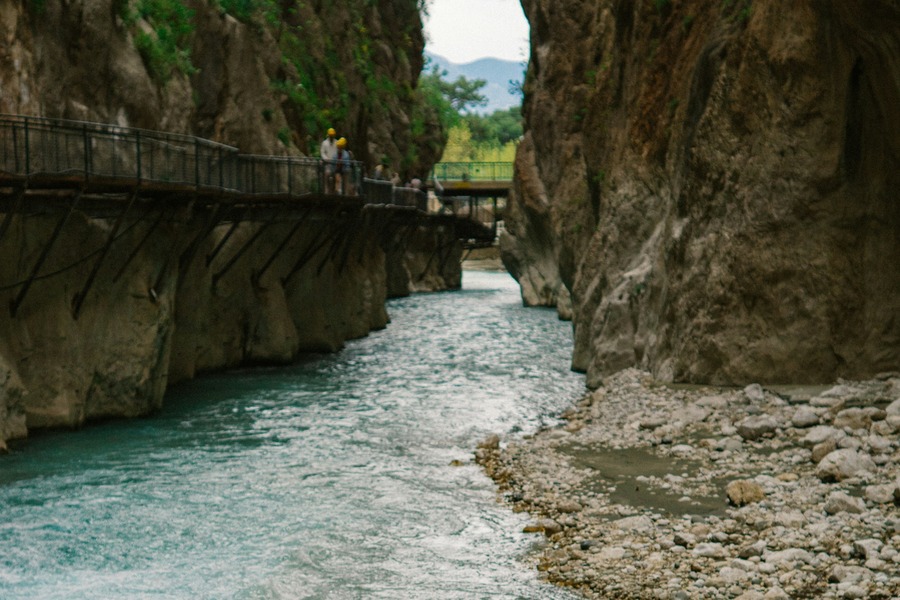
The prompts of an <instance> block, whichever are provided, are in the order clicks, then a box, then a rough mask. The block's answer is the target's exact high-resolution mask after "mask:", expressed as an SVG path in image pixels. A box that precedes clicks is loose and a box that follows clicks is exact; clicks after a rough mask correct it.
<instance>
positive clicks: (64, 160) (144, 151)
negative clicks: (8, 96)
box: [0, 115, 238, 189]
mask: <svg viewBox="0 0 900 600" xmlns="http://www.w3.org/2000/svg"><path fill="white" fill-rule="evenodd" d="M237 156H238V151H237V148H234V147H231V146H226V145H224V144H219V143H216V142H211V141H209V140H204V139H201V138H197V137H193V136H187V135H179V134H171V133H163V132H158V131H148V130H144V129H137V128H132V127H119V126H116V125H104V124H99V123H86V122H81V121H65V120H58V119H46V118H42V117H25V116H9V115H2V116H0V170H2V171H4V172H6V173H10V174H12V175H17V176H22V177H36V176H42V175H46V176H57V177H58V176H72V177H79V178H84V179H85V180H90V179H95V178H107V179H117V180H130V181H136V182H144V181H150V182H156V183H171V184H179V185H194V186H203V187H214V188H219V189H234V187H235V185H236V183H237V177H236V172H235V169H234V165H235V161H236V159H237Z"/></svg>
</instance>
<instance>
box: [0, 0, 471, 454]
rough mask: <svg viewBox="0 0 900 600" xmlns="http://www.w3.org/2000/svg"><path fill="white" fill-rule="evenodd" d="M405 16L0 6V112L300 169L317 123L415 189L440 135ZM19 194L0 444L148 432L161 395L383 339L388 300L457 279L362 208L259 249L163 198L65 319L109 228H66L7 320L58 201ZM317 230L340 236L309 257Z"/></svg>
mask: <svg viewBox="0 0 900 600" xmlns="http://www.w3.org/2000/svg"><path fill="white" fill-rule="evenodd" d="M419 4H420V3H419V2H418V1H417V0H377V1H374V2H373V1H371V0H349V1H348V2H341V3H336V2H330V1H329V2H323V1H319V0H316V1H313V2H286V3H285V2H275V1H274V0H260V1H259V2H242V1H240V0H215V1H212V2H209V1H207V0H165V1H163V0H66V1H65V2H58V1H53V0H48V1H42V2H31V1H28V2H26V1H25V0H12V1H9V2H2V3H0V113H7V114H21V115H33V116H41V117H52V118H63V119H74V120H83V121H90V122H99V123H113V124H117V125H121V126H130V127H138V128H144V129H150V130H158V131H167V132H175V133H186V134H193V135H197V136H199V137H202V138H206V139H211V140H214V141H217V142H221V143H225V144H229V145H231V146H235V147H237V148H239V149H240V151H241V152H243V153H247V154H265V155H286V156H300V155H317V154H318V145H319V143H320V140H321V139H322V138H323V137H324V136H325V131H326V129H327V128H328V127H334V128H336V129H337V130H338V135H339V136H343V137H346V138H348V140H349V145H348V146H349V148H350V149H351V150H352V151H353V152H354V154H355V157H356V158H357V159H359V160H361V161H363V162H364V164H367V165H369V166H371V165H374V164H375V163H376V162H377V161H379V160H380V159H382V158H383V157H387V158H388V160H389V163H390V166H391V167H392V168H394V169H396V170H399V171H400V172H401V173H402V174H404V176H411V175H412V174H416V175H421V174H422V173H425V172H427V171H428V170H430V168H431V164H432V163H433V162H434V160H435V159H436V156H437V155H438V153H439V152H440V148H441V145H442V143H443V139H444V136H445V133H444V132H442V131H441V130H440V126H439V125H438V124H437V121H436V115H435V114H433V109H430V108H429V106H428V103H427V102H425V101H424V100H423V98H422V96H421V95H420V94H419V92H418V91H417V90H416V85H417V82H418V77H419V73H420V71H421V69H422V64H423V57H422V50H423V47H424V39H423V36H422V22H421V18H420V13H419V9H420V6H419ZM13 194H14V191H13V190H11V189H0V195H5V196H4V197H3V198H0V200H4V202H3V203H0V205H2V206H7V207H9V206H12V205H13V204H14V203H13V201H12V200H11V198H12V197H13ZM39 196H40V194H34V193H30V194H29V195H28V196H27V197H26V203H25V206H24V209H23V210H21V211H19V212H18V213H17V215H16V216H14V217H13V218H12V219H11V220H9V221H8V224H9V225H10V227H9V228H8V229H7V230H5V231H4V233H3V235H2V239H0V257H2V260H0V302H2V304H3V306H4V310H2V311H0V447H2V446H3V440H7V439H13V438H19V437H23V436H24V435H26V433H27V431H28V429H31V428H41V427H75V426H79V425H81V424H83V423H85V422H87V421H89V420H94V419H102V418H107V417H121V416H135V415H142V414H147V413H149V412H151V411H153V410H154V409H156V408H157V407H158V406H159V405H160V403H161V401H162V395H163V391H164V390H165V388H166V386H167V385H169V384H171V383H172V382H174V381H178V380H180V379H184V378H188V377H193V376H194V375H195V374H196V373H199V372H202V371H206V370H210V369H220V368H225V367H231V366H235V365H243V364H258V363H267V364H270V363H284V362H289V361H291V360H293V359H294V358H295V357H296V356H297V355H298V353H301V352H307V351H315V352H319V351H333V350H335V349H337V348H340V347H341V345H342V344H343V343H344V341H345V340H347V339H351V338H355V337H359V336H363V335H365V334H366V333H368V332H369V331H370V330H371V329H373V328H379V327H384V326H385V324H386V323H387V321H388V315H387V313H386V311H385V304H384V302H385V299H386V298H387V297H388V295H389V293H390V294H402V293H409V292H410V291H414V290H419V289H425V288H428V287H429V286H433V287H434V288H435V289H446V288H453V287H458V286H459V273H458V265H457V269H456V272H455V273H454V270H453V268H452V267H450V268H446V269H444V268H443V266H444V265H442V264H441V263H438V262H436V261H430V260H429V259H430V257H431V256H432V254H433V251H434V249H435V248H432V247H429V244H432V243H433V244H436V246H435V247H439V248H442V249H443V248H450V247H453V246H454V245H457V242H456V241H455V240H454V239H453V238H452V236H453V232H452V231H443V230H441V231H434V232H431V233H428V232H427V229H428V228H423V229H422V231H421V234H419V235H415V236H412V239H411V240H407V241H405V242H404V243H403V245H402V247H401V246H398V245H397V244H398V243H399V242H398V240H397V239H396V237H395V233H396V228H390V227H385V223H386V222H387V221H389V219H387V220H386V219H385V218H383V217H379V216H372V215H371V214H369V213H370V212H371V211H370V209H368V208H367V209H365V210H363V211H362V213H360V215H363V216H360V217H359V218H358V219H355V220H353V221H352V222H343V223H330V222H329V221H328V217H327V214H329V211H325V215H326V216H322V215H321V214H320V215H319V216H320V220H318V221H316V220H315V219H313V220H311V221H310V222H308V223H305V224H304V225H303V226H301V227H300V228H299V229H298V230H297V231H296V232H294V233H293V234H292V235H290V236H289V234H291V228H292V227H293V225H294V223H291V222H286V223H282V224H276V225H272V226H270V227H267V228H266V230H265V231H264V232H263V234H262V235H260V236H258V238H257V239H254V236H256V232H257V231H258V230H259V229H260V228H262V227H264V224H263V223H261V222H258V223H253V222H245V223H242V224H241V225H240V226H239V227H238V228H237V229H235V230H234V233H233V235H230V234H229V230H230V224H228V223H223V224H221V225H219V226H217V227H215V228H214V229H213V230H212V231H211V232H209V233H208V235H200V233H201V232H203V231H204V230H205V229H204V228H205V227H206V223H207V215H206V214H203V213H202V211H197V210H196V209H194V208H191V206H190V203H189V202H187V201H184V202H181V201H179V202H180V204H179V205H180V206H181V208H179V209H178V210H166V209H162V214H163V218H162V219H161V220H160V222H159V225H158V226H157V227H155V228H154V227H153V223H154V222H155V220H156V218H157V216H158V215H160V214H161V213H160V209H158V208H153V209H152V210H151V208H152V207H147V208H146V209H141V210H140V211H135V212H134V213H132V214H130V216H129V217H128V219H126V221H125V227H124V229H123V232H122V233H121V235H119V236H118V237H117V239H116V240H115V242H114V243H113V244H112V246H111V247H110V249H109V255H108V257H106V258H105V260H104V261H103V262H102V263H101V268H100V270H99V271H98V272H97V273H96V279H95V283H94V285H93V287H92V288H91V290H90V292H89V294H88V296H87V297H86V298H85V299H84V302H83V305H82V306H81V310H80V311H76V309H75V306H76V304H77V302H76V300H75V297H76V294H78V293H79V291H80V290H81V289H82V288H83V286H84V285H85V284H86V282H87V281H88V280H89V279H90V278H91V277H92V275H91V271H92V268H93V264H94V261H95V260H96V258H97V257H98V256H100V255H101V254H102V252H103V250H102V249H103V247H104V244H105V242H106V239H107V236H108V235H109V232H110V230H111V228H113V227H114V224H113V223H114V221H113V219H109V218H103V217H102V215H100V216H98V215H97V214H96V213H92V212H90V211H87V210H85V211H81V210H76V211H75V212H74V213H72V215H71V218H70V219H69V220H68V221H67V222H66V223H65V226H64V227H63V228H62V229H61V235H60V237H59V239H57V240H55V243H54V245H53V247H52V248H50V252H49V254H48V255H47V261H46V263H45V264H44V265H43V267H42V268H41V271H40V277H39V278H37V279H36V280H35V281H34V283H33V284H32V286H31V288H30V289H29V290H28V292H27V294H26V295H25V297H24V300H23V301H22V302H21V305H20V306H19V307H18V309H17V310H16V311H15V314H13V311H11V310H6V307H7V306H10V305H11V304H15V303H16V299H17V298H18V297H19V295H20V294H21V293H22V290H23V282H25V281H26V280H27V279H28V278H29V275H30V274H31V269H32V268H33V265H35V264H37V261H38V259H39V257H40V255H41V253H42V252H43V250H44V249H45V248H47V245H48V243H49V241H50V240H51V239H52V238H53V231H54V229H55V228H56V225H57V223H58V222H59V219H60V218H61V216H62V213H61V212H60V211H59V210H49V209H48V207H52V206H56V207H57V209H60V208H61V207H63V206H65V205H66V204H67V203H68V202H69V200H68V199H67V198H64V197H60V198H58V199H57V201H54V200H53V199H52V198H51V199H49V200H48V198H49V196H48V198H43V199H41V202H39V203H37V204H34V205H32V201H34V200H35V199H39ZM94 200H96V198H95V199H94ZM181 200H184V199H181ZM148 202H149V199H142V200H141V202H140V203H144V204H146V203H148ZM7 210H8V209H7ZM141 212H143V215H144V216H142V217H140V216H136V215H137V213H141ZM6 217H7V215H6V214H3V213H0V222H2V223H4V228H5V224H6V223H7V220H6ZM333 227H334V228H337V229H340V228H341V227H346V231H343V233H341V234H339V235H336V236H331V234H329V237H328V238H327V240H326V241H327V243H326V244H324V245H322V247H321V248H318V249H315V248H316V247H317V245H318V244H319V243H320V241H321V237H320V233H321V232H322V231H323V228H326V229H327V230H329V231H331V229H332V228H333ZM337 229H336V230H335V231H336V233H340V232H338V231H337ZM198 236H199V237H198ZM448 236H449V237H448ZM226 237H227V240H226V239H225V238H226ZM288 237H289V238H290V239H289V240H288V242H287V243H286V245H285V246H284V247H281V248H280V245H281V243H282V241H283V240H285V239H286V238H288ZM196 239H202V243H201V245H200V247H199V248H198V247H196V246H195V245H193V240H196ZM223 240H224V241H225V245H224V246H223V247H222V248H221V249H220V250H219V251H218V253H217V252H216V250H215V249H216V247H217V245H218V243H219V242H220V241H223ZM251 240H253V241H252V243H251V244H250V245H249V246H248V250H247V252H246V253H245V254H243V255H241V256H240V258H238V259H237V260H236V261H235V262H234V265H233V267H231V268H229V269H228V270H227V272H225V273H222V274H221V276H219V277H217V276H216V274H217V273H220V272H221V271H222V270H223V269H224V268H225V267H226V265H228V263H229V262H230V261H231V260H232V259H233V258H234V257H236V256H237V253H238V252H239V251H240V249H241V248H242V247H243V245H244V243H245V242H251ZM312 250H315V251H312ZM276 251H277V252H276ZM276 254H277V256H276V258H275V259H274V260H272V261H271V262H269V259H270V257H272V256H273V255H276ZM420 254H421V255H422V256H420ZM457 254H458V252H457ZM213 255H215V256H213ZM442 256H443V254H442ZM207 257H212V261H211V263H210V264H207ZM386 257H387V258H386ZM395 261H396V262H395ZM267 263H269V264H268V267H267V268H265V272H264V273H260V270H262V269H263V268H264V267H266V264H267ZM297 265H300V268H299V270H295V269H294V267H295V266H297ZM292 271H294V272H293V273H292V274H291V275H290V276H289V277H288V274H289V273H291V272H292ZM389 273H390V285H391V289H390V290H388V274H389Z"/></svg>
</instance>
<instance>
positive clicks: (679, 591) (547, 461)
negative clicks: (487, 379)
mask: <svg viewBox="0 0 900 600" xmlns="http://www.w3.org/2000/svg"><path fill="white" fill-rule="evenodd" d="M891 378H893V379H891ZM748 388H750V389H747V388H745V389H744V390H729V389H712V388H710V387H705V388H703V389H697V390H693V389H683V388H679V389H669V388H667V387H665V386H661V385H657V384H654V383H653V381H652V379H651V378H650V377H649V376H648V375H647V374H646V373H643V372H641V371H638V370H635V369H628V370H625V371H621V372H619V373H616V374H614V375H612V376H609V377H607V378H606V379H605V380H604V382H603V385H602V387H601V388H599V389H598V390H596V391H595V392H593V393H592V394H590V395H588V396H586V397H585V398H584V399H582V400H581V401H580V402H578V403H577V404H576V405H575V407H574V409H573V410H572V411H570V412H567V413H566V414H567V415H569V417H568V424H571V423H579V428H577V429H576V430H573V431H568V432H566V431H564V430H563V429H552V428H551V429H548V430H543V431H540V432H538V433H537V434H534V435H530V436H525V435H522V436H519V437H516V436H509V439H505V440H502V441H503V442H505V443H501V441H499V440H498V442H497V444H496V445H494V443H493V440H492V441H491V444H490V446H491V447H490V448H480V449H479V451H478V453H477V454H476V460H477V461H478V463H479V464H481V465H482V466H483V467H484V468H485V470H486V471H487V472H488V474H489V475H491V476H492V477H494V478H495V480H496V481H497V483H498V486H499V487H500V495H501V497H503V498H506V499H508V500H510V501H512V500H513V499H518V500H517V501H516V502H515V503H514V506H515V509H516V510H522V509H527V510H528V511H529V512H530V513H531V515H532V519H533V523H534V525H533V526H532V527H535V530H536V531H542V532H544V533H545V534H546V535H547V538H546V540H544V541H542V543H541V545H540V546H539V549H537V550H535V552H537V553H539V554H540V557H539V558H538V560H536V561H535V562H536V564H538V565H539V567H538V568H539V570H540V572H541V574H542V577H544V578H546V579H547V580H549V581H551V582H555V583H558V584H561V585H565V586H567V587H570V588H575V589H577V590H579V591H580V592H581V593H582V594H583V595H584V596H585V597H587V598H593V599H600V598H659V599H662V598H667V599H669V598H691V599H693V598H708V599H711V598H744V599H745V600H749V599H751V598H753V599H756V598H763V599H764V600H766V599H784V598H794V597H798V598H813V597H814V598H823V599H825V600H837V599H839V598H850V597H862V598H868V597H872V598H894V597H896V598H900V517H898V515H897V508H896V506H895V504H894V503H895V502H897V503H900V447H898V446H900V444H898V439H897V432H898V431H900V375H890V376H888V378H887V379H883V380H872V381H869V382H841V383H840V385H837V386H834V387H832V388H831V389H830V390H828V391H827V392H824V393H821V394H819V395H818V396H815V397H812V398H811V397H810V394H808V393H804V394H797V395H796V397H795V395H791V396H789V400H790V404H787V403H785V402H784V401H782V400H781V399H780V398H778V397H776V396H775V395H774V394H772V393H770V392H767V391H766V390H764V389H763V388H762V387H761V386H748ZM887 389H890V390H896V392H897V395H895V396H894V400H892V404H891V405H890V406H888V407H887V408H886V409H884V410H880V409H877V408H876V407H875V406H874V403H875V402H880V401H881V400H882V399H883V398H885V393H886V392H885V390H887ZM892 393H893V392H892ZM773 434H774V435H773ZM573 447H574V448H578V456H590V455H591V452H596V453H598V454H597V456H598V457H600V458H602V460H598V461H597V463H596V466H594V463H591V465H592V466H591V467H590V468H585V466H584V465H581V464H578V462H577V461H576V460H575V458H574V455H573V453H572V450H571V448H573ZM625 449H635V450H639V451H640V452H642V453H650V454H654V455H655V456H656V458H655V459H654V462H655V461H656V460H659V461H661V463H660V464H665V461H671V464H670V466H669V468H668V469H666V468H665V467H663V468H662V469H661V470H654V469H655V467H654V469H650V468H647V469H646V470H645V469H643V468H642V462H641V461H640V460H639V461H637V462H636V463H635V467H634V471H633V473H631V474H630V475H629V476H627V477H625V478H624V479H622V478H618V477H617V476H612V475H610V474H608V473H604V472H603V469H604V467H603V465H604V464H616V461H617V460H619V459H618V458H617V456H616V455H615V454H613V452H621V451H622V450H625ZM811 458H812V459H814V460H815V462H813V461H811V460H810V459H811ZM739 482H740V486H741V487H744V486H746V487H747V488H751V487H752V488H753V490H754V494H752V496H753V497H754V498H755V499H754V501H752V502H744V501H741V500H740V499H738V496H737V495H736V490H737V489H738V487H739V486H738V483H739ZM732 484H733V485H732ZM751 484H752V485H751ZM729 485H732V494H730V495H729V494H728V487H729ZM627 486H634V487H636V488H638V489H637V490H633V493H629V494H626V495H625V496H624V497H623V496H622V495H621V492H623V491H627V490H628V487H627ZM613 490H616V494H618V495H617V496H616V497H615V500H614V498H613V497H611V496H610V494H611V493H613ZM759 492H761V493H762V497H761V498H760V497H759ZM732 496H734V497H733V498H732ZM858 496H861V497H858ZM679 498H680V499H685V500H687V499H690V500H689V501H685V502H682V503H679V502H678V499H679ZM735 500H737V502H735ZM660 501H664V502H666V503H667V504H668V505H671V507H672V508H671V509H670V510H671V511H673V512H669V511H662V510H660V509H659V508H657V507H656V505H655V504H654V502H660ZM645 502H646V503H645ZM545 519H551V522H552V523H554V524H555V527H554V526H552V525H551V526H550V527H545V524H544V523H545V521H544V520H545ZM557 528H558V529H557Z"/></svg>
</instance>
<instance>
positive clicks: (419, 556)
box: [0, 272, 583, 600]
mask: <svg viewBox="0 0 900 600" xmlns="http://www.w3.org/2000/svg"><path fill="white" fill-rule="evenodd" d="M388 310H389V313H390V315H391V318H392V323H391V324H390V325H389V326H388V328H387V329H385V330H383V331H377V332H374V333H372V335H370V336H369V337H367V338H365V339H361V340H355V341H352V342H350V343H348V344H347V347H346V348H345V349H344V350H343V351H341V352H339V353H337V354H334V355H327V356H316V357H312V358H309V359H306V360H304V361H302V362H300V363H299V364H296V365H294V366H291V367H287V368H277V369H275V368H271V369H268V368H266V369H253V370H243V371H238V372H232V373H227V374H219V375H212V376H206V377H202V378H200V379H197V380H194V381H192V382H188V383H186V384H181V385H178V386H175V387H174V388H173V389H171V390H170V391H169V392H168V393H167V395H166V399H165V408H164V409H163V410H162V411H161V412H160V413H158V414H156V415H154V416H152V417H150V418H146V419H138V420H130V421H117V422H110V423H104V424H99V425H94V426H91V427H88V428H85V429H84V430H82V431H79V432H75V433H47V434H43V435H39V436H35V437H34V438H32V439H31V440H29V441H28V442H27V443H26V444H24V446H22V447H21V448H18V449H17V450H16V451H14V452H13V453H12V454H11V455H9V456H6V457H0V598H4V599H7V600H10V599H19V598H21V599H25V598H28V599H32V598H41V599H66V600H73V599H79V598H129V599H134V598H154V599H161V598H166V599H172V598H175V599H188V598H189V599H192V600H195V599H198V598H209V599H213V598H215V599H219V598H236V599H276V598H279V599H280V598H285V599H287V598H290V599H294V598H322V599H326V598H327V599H332V598H333V599H344V598H348V599H356V598H360V599H363V598H391V599H406V598H423V599H424V598H428V599H431V598H465V599H469V598H491V599H494V598H510V599H512V598H542V599H543V598H551V599H552V598H560V599H562V598H571V596H570V595H569V594H568V593H567V592H565V591H562V590H559V589H556V588H554V587H551V586H549V585H547V584H544V583H541V582H540V581H538V579H537V576H536V572H535V571H534V569H533V567H532V566H530V565H529V564H528V563H527V562H526V561H525V560H523V559H524V558H525V556H526V555H527V553H528V551H529V549H530V547H531V545H532V544H535V543H538V540H539V537H536V536H535V535H534V534H531V535H528V534H523V533H521V530H522V527H523V526H524V525H525V524H526V522H527V520H526V517H525V516H523V515H520V514H514V513H512V512H511V511H509V509H508V507H506V506H504V505H503V504H502V503H499V502H498V501H497V497H496V491H495V488H494V485H493V483H492V482H491V481H489V480H488V479H487V477H486V476H485V475H484V474H483V473H482V472H481V470H480V468H479V467H477V466H476V465H474V464H472V462H471V458H472V453H473V448H474V447H475V445H476V444H477V442H478V441H480V440H481V439H483V438H484V437H485V436H486V435H488V434H489V433H493V432H497V433H518V432H521V433H527V432H529V431H532V430H535V429H536V428H538V427H540V426H541V425H546V424H551V423H553V422H555V421H554V420H553V415H554V414H557V413H558V412H559V411H560V410H561V409H562V408H564V407H565V406H566V405H568V404H570V403H571V402H572V401H573V400H574V399H575V398H577V397H578V395H579V394H580V393H581V392H582V390H583V377H581V376H579V375H577V374H574V373H572V372H570V371H569V360H570V353H571V345H572V343H571V329H570V325H569V324H567V323H562V322H560V321H559V320H558V319H557V317H556V314H555V312H554V311H550V310H541V309H525V308H523V307H522V306H521V301H520V299H519V295H518V287H517V285H516V283H515V282H514V281H513V280H512V279H511V278H510V277H509V276H508V275H506V274H501V273H483V272H466V273H465V274H464V289H463V290H462V291H460V292H452V293H443V294H421V295H415V296H413V297H410V298H403V299H398V300H392V301H391V302H390V303H389V305H388ZM457 460H458V461H462V462H463V463H464V464H463V465H462V466H451V463H452V462H453V461H457Z"/></svg>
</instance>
